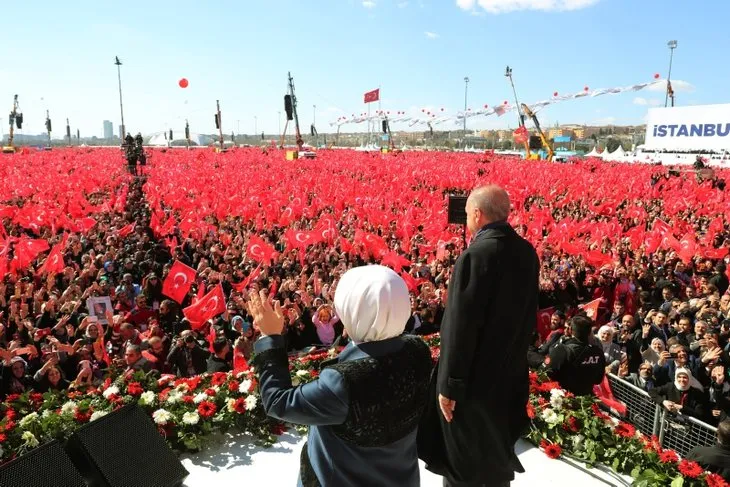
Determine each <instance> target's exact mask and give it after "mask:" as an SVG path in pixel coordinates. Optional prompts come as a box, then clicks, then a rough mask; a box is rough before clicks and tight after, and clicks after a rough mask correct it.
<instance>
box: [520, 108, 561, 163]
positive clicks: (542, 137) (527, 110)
mask: <svg viewBox="0 0 730 487" xmlns="http://www.w3.org/2000/svg"><path fill="white" fill-rule="evenodd" d="M522 113H524V114H525V115H526V116H528V117H530V118H531V119H532V123H534V124H535V130H536V131H537V135H538V136H539V137H540V141H541V142H542V146H543V147H544V148H545V151H546V152H547V157H546V158H545V160H546V161H548V162H552V160H553V154H554V153H553V147H552V145H550V141H548V140H547V137H545V134H544V133H543V131H542V128H540V122H539V121H538V120H537V116H536V115H535V112H533V111H532V110H531V109H530V107H528V106H527V105H526V104H524V103H523V104H522ZM525 159H540V156H539V155H538V154H532V152H531V151H530V150H529V145H528V146H527V153H526V154H525Z"/></svg>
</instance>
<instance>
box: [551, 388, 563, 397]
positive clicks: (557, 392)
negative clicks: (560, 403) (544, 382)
mask: <svg viewBox="0 0 730 487" xmlns="http://www.w3.org/2000/svg"><path fill="white" fill-rule="evenodd" d="M550 397H565V391H564V390H562V389H550Z"/></svg>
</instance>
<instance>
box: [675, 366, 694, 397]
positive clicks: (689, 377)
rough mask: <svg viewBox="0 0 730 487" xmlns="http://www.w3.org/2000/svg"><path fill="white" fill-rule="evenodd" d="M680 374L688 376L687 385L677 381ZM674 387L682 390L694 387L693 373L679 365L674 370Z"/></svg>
mask: <svg viewBox="0 0 730 487" xmlns="http://www.w3.org/2000/svg"><path fill="white" fill-rule="evenodd" d="M680 374H684V375H686V376H687V379H688V381H687V385H686V386H682V385H680V383H679V382H678V381H677V377H678V376H679V375H680ZM674 387H676V388H677V389H679V390H680V391H682V392H685V391H688V390H689V388H690V387H692V374H691V373H690V372H689V370H687V369H683V368H681V367H677V370H675V371H674Z"/></svg>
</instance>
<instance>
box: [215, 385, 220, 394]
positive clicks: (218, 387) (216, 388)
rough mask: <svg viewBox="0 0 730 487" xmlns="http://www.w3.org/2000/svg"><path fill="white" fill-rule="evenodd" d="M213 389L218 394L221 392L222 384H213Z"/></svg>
mask: <svg viewBox="0 0 730 487" xmlns="http://www.w3.org/2000/svg"><path fill="white" fill-rule="evenodd" d="M213 390H214V391H215V392H216V394H217V393H218V392H220V390H221V386H213Z"/></svg>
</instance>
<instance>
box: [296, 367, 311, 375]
mask: <svg viewBox="0 0 730 487" xmlns="http://www.w3.org/2000/svg"><path fill="white" fill-rule="evenodd" d="M308 375H309V371H308V370H304V369H302V370H297V377H306V376H308Z"/></svg>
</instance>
